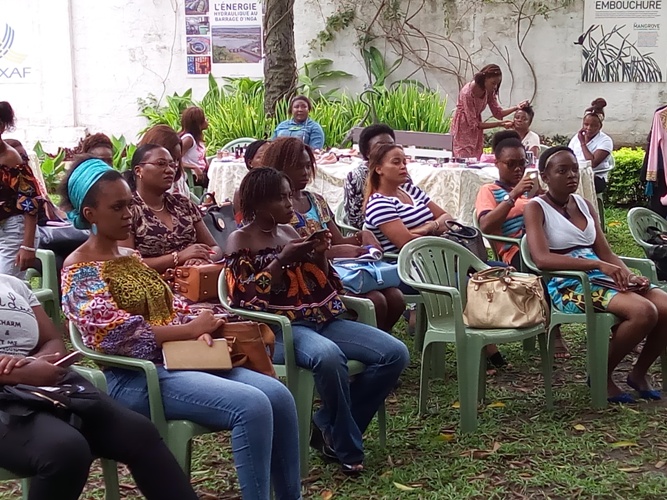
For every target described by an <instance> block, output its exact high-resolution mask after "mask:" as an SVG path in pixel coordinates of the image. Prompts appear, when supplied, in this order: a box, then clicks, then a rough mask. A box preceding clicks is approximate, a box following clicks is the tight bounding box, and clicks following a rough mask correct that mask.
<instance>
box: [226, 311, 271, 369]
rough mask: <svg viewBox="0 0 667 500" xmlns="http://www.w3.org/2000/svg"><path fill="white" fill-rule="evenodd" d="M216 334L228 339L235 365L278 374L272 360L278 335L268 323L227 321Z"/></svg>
mask: <svg viewBox="0 0 667 500" xmlns="http://www.w3.org/2000/svg"><path fill="white" fill-rule="evenodd" d="M214 336H215V337H222V338H224V339H225V340H227V344H228V345H229V347H230V349H231V355H232V364H233V365H234V366H242V367H244V368H247V369H249V370H254V371H256V372H259V373H263V374H264V375H268V376H269V377H275V376H276V370H275V369H274V368H273V362H272V359H273V351H274V348H275V343H276V336H275V334H274V333H273V330H271V328H269V326H268V325H266V324H264V323H256V322H254V321H239V322H236V323H225V324H224V325H222V327H220V328H219V329H218V330H217V331H216V333H215V335H214Z"/></svg>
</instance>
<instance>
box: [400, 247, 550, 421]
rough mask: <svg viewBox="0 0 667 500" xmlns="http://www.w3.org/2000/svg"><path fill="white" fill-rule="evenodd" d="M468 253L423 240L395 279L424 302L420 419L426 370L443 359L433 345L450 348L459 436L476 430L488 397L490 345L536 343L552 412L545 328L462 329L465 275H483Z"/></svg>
mask: <svg viewBox="0 0 667 500" xmlns="http://www.w3.org/2000/svg"><path fill="white" fill-rule="evenodd" d="M488 267H489V266H487V265H486V264H484V263H483V262H482V261H481V260H479V259H478V258H477V257H476V256H475V255H473V254H472V253H471V252H470V251H468V250H467V249H466V248H464V247H462V246H461V245H458V244H457V243H454V242H452V241H449V240H447V239H445V238H437V237H432V236H424V237H422V238H417V239H415V240H412V241H410V242H408V243H407V244H406V245H405V246H404V247H403V248H402V250H401V253H400V254H399V257H398V274H399V276H400V277H401V280H403V281H404V282H405V283H407V284H408V285H410V286H412V287H414V288H416V289H417V290H419V292H420V293H421V295H422V297H423V298H424V305H425V307H426V319H427V321H428V328H427V330H426V337H425V339H424V348H423V350H422V369H421V377H420V387H419V413H420V414H423V413H424V412H425V411H426V402H427V399H428V383H429V376H428V372H429V364H430V363H440V364H443V365H444V357H440V358H438V359H435V358H434V357H433V356H431V355H430V353H429V351H430V350H431V349H432V347H433V346H434V345H437V344H446V343H454V344H455V345H456V361H457V372H458V384H459V401H460V404H461V431H462V432H464V433H465V432H474V431H475V430H476V429H477V403H478V401H479V400H483V399H484V396H485V391H486V356H485V353H484V347H485V346H487V345H488V344H505V343H508V342H515V341H519V340H524V339H527V338H531V337H537V338H538V340H539V343H540V354H541V356H542V371H543V373H544V392H545V399H546V404H547V408H552V406H553V398H552V391H551V358H550V357H549V355H548V350H547V338H546V328H545V326H544V325H538V326H535V327H531V328H521V329H511V328H507V329H505V328H503V329H500V328H498V329H479V328H469V327H467V326H466V325H465V324H464V323H463V311H464V309H465V306H466V302H467V283H466V281H467V279H466V277H467V275H468V270H469V269H470V268H473V269H475V270H477V271H480V270H483V269H487V268H488Z"/></svg>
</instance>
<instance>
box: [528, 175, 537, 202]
mask: <svg viewBox="0 0 667 500" xmlns="http://www.w3.org/2000/svg"><path fill="white" fill-rule="evenodd" d="M526 177H528V178H530V180H532V181H533V188H532V189H531V190H530V191H527V192H526V197H527V198H534V197H535V195H536V194H537V192H538V191H539V189H540V181H539V180H538V178H537V172H535V171H531V172H527V173H526Z"/></svg>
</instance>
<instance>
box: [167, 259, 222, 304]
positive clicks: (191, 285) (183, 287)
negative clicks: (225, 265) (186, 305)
mask: <svg viewBox="0 0 667 500" xmlns="http://www.w3.org/2000/svg"><path fill="white" fill-rule="evenodd" d="M169 271H171V272H172V276H173V285H172V288H173V290H174V292H176V293H180V294H181V295H184V296H185V297H187V298H188V299H190V300H191V301H193V302H206V301H217V300H218V277H219V276H220V272H221V271H222V264H204V265H203V266H179V267H177V268H176V269H174V270H169ZM169 271H168V273H169Z"/></svg>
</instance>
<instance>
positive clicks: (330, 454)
mask: <svg viewBox="0 0 667 500" xmlns="http://www.w3.org/2000/svg"><path fill="white" fill-rule="evenodd" d="M310 447H311V448H313V449H315V450H317V451H319V452H320V455H322V458H323V459H324V461H325V462H338V456H337V455H336V452H335V451H334V449H333V448H332V447H331V446H330V445H329V444H328V443H327V441H326V439H325V438H324V434H323V433H322V430H321V429H320V428H319V427H318V426H317V425H316V424H315V422H313V424H312V430H311V431H310Z"/></svg>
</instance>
